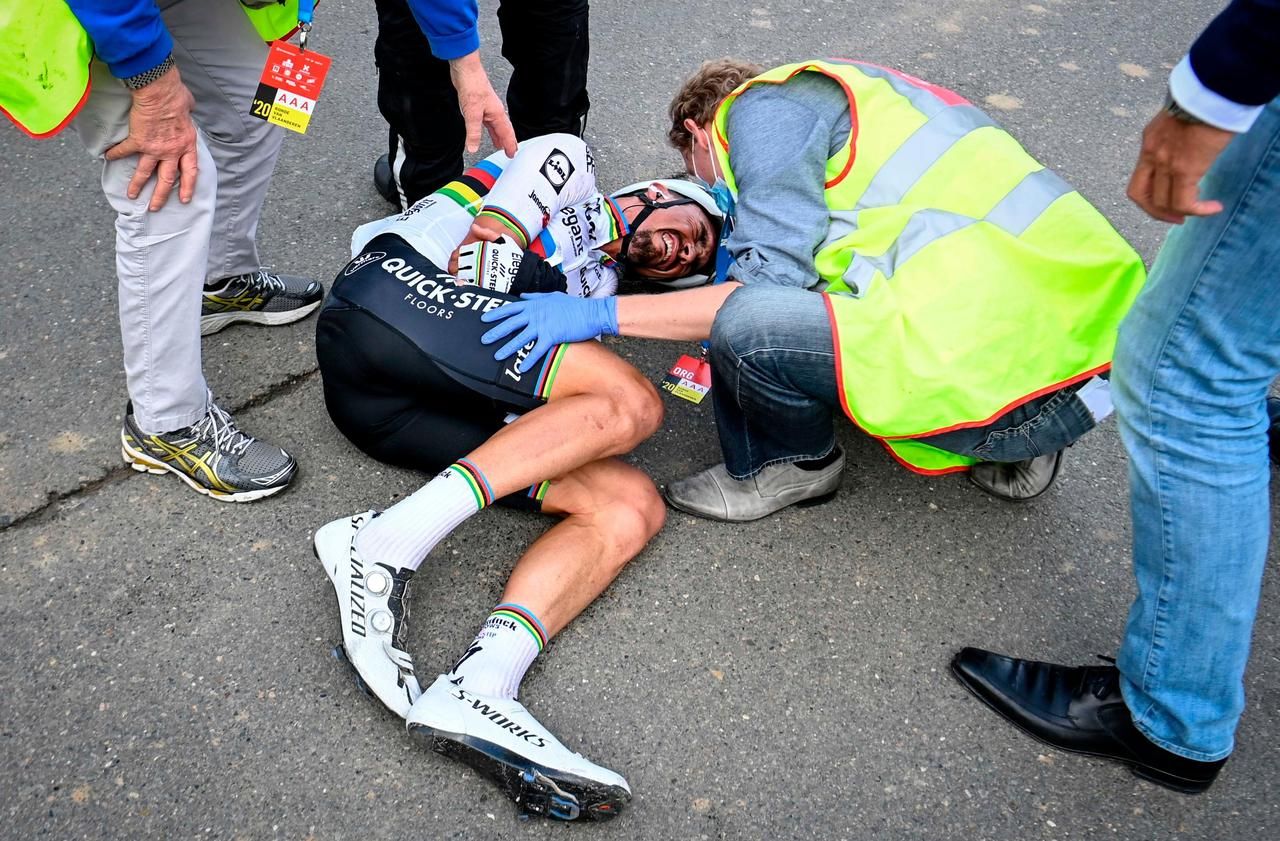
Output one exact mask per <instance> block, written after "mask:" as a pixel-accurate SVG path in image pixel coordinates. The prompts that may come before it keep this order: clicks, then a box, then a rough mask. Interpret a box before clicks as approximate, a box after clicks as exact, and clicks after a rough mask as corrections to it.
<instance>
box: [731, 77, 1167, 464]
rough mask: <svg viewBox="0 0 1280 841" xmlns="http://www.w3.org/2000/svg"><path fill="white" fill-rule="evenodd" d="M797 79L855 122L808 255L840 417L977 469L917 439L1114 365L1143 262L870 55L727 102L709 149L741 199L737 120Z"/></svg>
mask: <svg viewBox="0 0 1280 841" xmlns="http://www.w3.org/2000/svg"><path fill="white" fill-rule="evenodd" d="M803 72H817V73H822V74H824V75H826V76H828V77H830V78H832V79H834V80H835V81H837V82H839V83H840V85H841V86H842V87H843V88H844V91H845V93H846V94H847V96H848V98H849V113H850V117H851V118H852V126H851V131H850V133H849V140H848V142H847V143H845V145H844V146H843V148H841V149H840V150H838V151H837V152H836V153H835V154H834V155H833V156H832V157H831V158H830V159H829V160H828V161H827V167H826V176H825V177H826V183H825V195H826V202H827V206H828V207H829V208H830V210H831V215H830V222H829V229H828V231H827V232H826V236H825V238H824V240H823V241H822V244H821V246H820V247H819V249H818V251H817V253H816V255H815V260H814V262H815V266H816V268H817V272H818V275H819V277H820V278H821V280H823V281H825V282H826V283H827V288H826V292H825V296H826V303H827V310H828V313H829V315H830V318H831V330H832V340H833V343H834V345H835V348H836V378H837V380H838V382H839V383H840V390H841V403H842V405H843V407H844V410H845V413H846V414H847V415H848V416H849V418H850V419H851V420H852V421H853V422H854V423H855V424H856V425H857V426H858V427H860V428H861V429H862V430H864V431H865V432H867V433H868V434H870V435H873V436H875V437H876V438H879V439H880V440H881V441H882V443H884V444H885V446H886V447H887V448H888V449H889V451H890V452H891V453H892V454H893V455H894V457H895V458H897V459H898V460H899V461H900V462H902V463H903V464H904V465H905V466H906V467H908V468H910V469H912V470H915V471H916V472H919V473H949V472H953V471H957V470H965V469H968V467H969V466H970V465H972V464H974V463H975V459H972V458H968V457H966V456H961V455H957V454H955V453H951V452H947V451H945V450H941V449H938V448H936V447H932V446H930V445H928V444H926V443H924V442H922V441H917V440H911V439H915V438H921V437H925V436H928V435H936V434H938V433H941V432H947V431H951V430H955V429H962V428H966V427H975V426H985V425H986V424H988V423H990V422H992V421H993V420H995V419H996V418H998V417H999V416H1000V415H1002V414H1004V413H1005V412H1008V411H1009V410H1011V409H1013V408H1015V407H1017V406H1019V405H1021V404H1022V403H1025V402H1027V401H1028V400H1031V399H1033V398H1035V397H1038V396H1041V395H1044V394H1047V393H1049V392H1052V391H1055V390H1057V389H1059V388H1062V387H1064V386H1066V385H1070V384H1072V383H1075V382H1078V381H1081V380H1083V379H1087V378H1088V377H1090V376H1092V375H1094V374H1096V373H1099V372H1101V371H1105V370H1106V369H1107V368H1108V367H1109V366H1110V362H1111V354H1112V351H1113V349H1114V347H1115V341H1116V328H1117V327H1118V326H1119V324H1120V320H1121V318H1122V317H1123V316H1124V314H1125V313H1126V312H1127V311H1128V309H1129V306H1130V305H1131V304H1132V302H1133V299H1134V297H1135V296H1136V295H1137V293H1138V289H1139V288H1140V287H1141V285H1142V283H1143V280H1144V279H1145V272H1144V270H1143V266H1142V261H1141V260H1140V259H1139V257H1138V255H1137V254H1136V253H1134V251H1133V249H1132V248H1131V247H1130V246H1129V244H1128V243H1126V242H1125V241H1124V239H1123V238H1122V237H1121V236H1120V235H1119V234H1118V233H1116V231H1115V229H1114V228H1112V227H1111V224H1110V223H1109V222H1107V220H1106V219H1105V218H1104V217H1103V216H1102V214H1101V213H1099V212H1098V211H1097V210H1096V209H1095V208H1094V207H1093V206H1092V205H1090V204H1089V203H1088V202H1087V201H1085V199H1084V198H1083V197H1082V196H1081V195H1080V194H1079V193H1077V192H1075V191H1074V190H1073V189H1071V187H1070V186H1068V185H1067V184H1066V182H1064V181H1063V180H1062V179H1061V178H1059V177H1058V176H1057V175H1055V174H1053V173H1052V172H1050V171H1049V170H1047V169H1045V168H1044V167H1043V166H1042V165H1041V164H1039V163H1038V162H1037V161H1036V160H1035V159H1034V158H1032V157H1031V156H1030V155H1029V154H1027V152H1026V151H1025V150H1024V149H1023V148H1022V147H1021V146H1020V145H1019V144H1018V142H1017V141H1016V140H1014V139H1013V137H1012V136H1010V135H1009V134H1008V133H1007V132H1005V131H1003V130H1002V129H1000V128H999V127H997V126H996V125H995V124H994V123H992V122H991V120H990V118H988V117H987V116H986V114H984V113H983V112H982V111H980V110H979V109H978V108H975V107H974V106H973V105H971V104H969V102H967V101H966V100H964V99H963V98H961V97H960V96H958V95H957V94H955V93H952V92H951V91H948V90H945V89H943V88H939V87H936V86H934V85H930V84H928V83H927V82H923V81H921V80H919V79H916V78H914V77H912V76H908V75H906V74H904V73H900V72H898V71H894V70H889V69H887V68H882V67H877V66H875V65H871V64H863V63H860V62H846V61H841V60H828V61H807V62H802V63H799V64H791V65H786V66H784V67H778V68H776V69H774V70H770V71H768V72H766V73H763V74H761V75H760V76H757V77H755V78H754V79H751V80H749V81H748V82H746V83H745V84H744V85H742V86H741V87H739V88H738V89H737V90H736V91H734V92H733V93H731V94H730V95H729V96H728V97H726V98H725V100H724V102H723V103H722V104H721V105H720V107H719V109H718V111H717V112H716V116H715V127H714V128H715V131H714V134H715V142H714V145H715V149H716V156H717V159H718V160H719V162H720V165H721V169H722V170H723V172H724V174H725V181H726V183H727V184H728V186H729V188H730V190H732V191H733V192H734V194H735V195H736V193H737V184H736V183H735V181H734V178H733V173H732V169H731V165H730V162H731V157H732V153H731V150H730V148H729V144H728V140H727V139H726V137H727V135H726V131H725V126H726V121H727V117H728V114H729V110H730V109H731V108H732V107H733V103H734V101H735V100H736V99H737V97H738V96H739V95H740V94H741V93H742V92H743V91H745V90H746V89H748V88H749V87H751V86H752V85H758V84H780V83H782V82H785V81H787V80H788V79H790V78H792V77H793V76H795V75H796V74H799V73H803Z"/></svg>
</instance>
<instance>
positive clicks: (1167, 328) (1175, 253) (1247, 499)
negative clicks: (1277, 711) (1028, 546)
mask: <svg viewBox="0 0 1280 841" xmlns="http://www.w3.org/2000/svg"><path fill="white" fill-rule="evenodd" d="M1201 190H1202V193H1203V195H1205V196H1206V197H1208V198H1214V199H1218V200H1220V201H1222V203H1223V204H1224V205H1225V209H1224V210H1223V211H1222V212H1221V213H1219V214H1217V215H1214V216H1209V217H1204V218H1197V219H1190V220H1188V221H1187V222H1186V223H1185V224H1183V225H1181V226H1179V227H1176V228H1174V229H1173V230H1172V231H1171V232H1170V234H1169V238H1168V240H1167V241H1166V242H1165V245H1164V247H1163V248H1162V249H1161V251H1160V255H1159V257H1158V258H1157V260H1156V264H1155V266H1154V267H1153V268H1152V271H1151V276H1150V279H1149V281H1148V284H1147V286H1146V288H1145V289H1143V291H1142V293H1141V294H1140V295H1139V297H1138V299H1137V301H1136V303H1135V305H1134V307H1133V309H1132V310H1131V311H1130V313H1129V315H1128V316H1127V317H1126V319H1125V321H1124V323H1123V324H1122V325H1121V328H1120V340H1119V345H1118V347H1117V352H1116V361H1115V377H1114V383H1115V402H1116V410H1117V414H1118V417H1119V420H1120V432H1121V436H1122V438H1123V440H1124V443H1125V448H1126V449H1127V450H1128V453H1129V479H1130V493H1131V502H1132V506H1131V507H1132V513H1133V562H1134V573H1135V576H1136V577H1137V591H1138V592H1137V598H1136V600H1135V601H1134V604H1133V606H1132V608H1131V609H1130V613H1129V621H1128V624H1127V627H1126V629H1125V637H1124V643H1123V645H1122V647H1121V650H1120V657H1119V662H1118V665H1119V668H1120V672H1121V676H1122V679H1121V689H1122V691H1123V693H1124V696H1125V700H1126V702H1127V703H1128V706H1129V709H1130V711H1131V712H1132V713H1133V716H1134V721H1135V723H1136V724H1137V726H1138V728H1139V729H1140V730H1141V731H1142V732H1143V733H1144V734H1145V735H1146V736H1147V737H1148V738H1150V739H1151V740H1152V741H1153V742H1155V743H1156V744H1158V745H1160V746H1161V747H1164V748H1166V749H1167V750H1170V751H1172V752H1174V753H1176V754H1179V755H1181V756H1185V757H1187V758H1190V759H1195V760H1200V761H1212V760H1217V759H1221V758H1222V757H1225V756H1226V755H1228V754H1229V753H1230V752H1231V749H1232V747H1233V744H1234V737H1235V729H1236V725H1237V723H1238V721H1239V718H1240V715H1241V712H1242V711H1243V708H1244V685H1243V676H1244V668H1245V663H1246V661H1247V659H1248V655H1249V641H1250V634H1251V631H1252V627H1253V620H1254V615H1255V613H1256V610H1257V604H1258V594H1259V590H1260V585H1261V579H1262V571H1263V567H1264V565H1265V562H1266V554H1267V541H1268V537H1269V534H1268V531H1269V524H1270V519H1269V512H1268V507H1269V506H1268V491H1267V483H1268V481H1269V468H1268V463H1267V427H1268V417H1267V412H1266V408H1265V404H1266V395H1267V388H1268V386H1269V384H1270V383H1271V381H1272V380H1273V379H1274V378H1275V376H1276V374H1277V372H1280V315H1278V313H1280V282H1278V280H1280V278H1277V272H1278V267H1280V228H1277V225H1276V220H1277V219H1280V103H1278V102H1272V103H1271V104H1270V105H1269V106H1268V107H1267V108H1266V109H1265V111H1264V112H1263V115H1262V116H1261V117H1260V118H1259V119H1258V122H1257V123H1256V124H1255V126H1254V127H1253V129H1252V130H1251V131H1250V132H1248V133H1247V134H1245V135H1242V136H1240V137H1238V138H1236V139H1235V140H1234V141H1233V142H1232V143H1231V145H1230V146H1228V147H1227V149H1226V150H1225V151H1224V153H1223V154H1222V155H1221V156H1220V157H1219V159H1218V161H1217V162H1216V163H1215V165H1214V166H1213V168H1212V169H1211V170H1210V171H1209V173H1208V175H1206V177H1205V179H1204V181H1203V183H1202V185H1201Z"/></svg>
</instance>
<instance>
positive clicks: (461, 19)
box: [409, 0, 480, 61]
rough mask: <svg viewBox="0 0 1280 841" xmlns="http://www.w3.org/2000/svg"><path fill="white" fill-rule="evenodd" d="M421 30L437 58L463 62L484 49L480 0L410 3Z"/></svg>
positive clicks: (420, 0)
mask: <svg viewBox="0 0 1280 841" xmlns="http://www.w3.org/2000/svg"><path fill="white" fill-rule="evenodd" d="M409 10H410V11H411V12H413V16H414V18H415V19H416V20H417V21H418V26H420V27H422V32H423V34H425V35H426V36H427V42H428V43H429V44H431V54H432V55H434V56H435V57H436V58H439V59H444V60H445V61H448V60H449V59H454V58H461V57H462V56H464V55H466V54H467V53H473V52H475V51H476V50H478V49H480V31H479V29H478V28H477V27H476V19H477V18H478V17H479V12H478V10H477V8H476V0H409Z"/></svg>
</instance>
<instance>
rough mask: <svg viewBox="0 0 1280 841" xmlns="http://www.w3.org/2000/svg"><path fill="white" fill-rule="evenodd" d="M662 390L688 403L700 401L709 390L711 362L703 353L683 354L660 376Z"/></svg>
mask: <svg viewBox="0 0 1280 841" xmlns="http://www.w3.org/2000/svg"><path fill="white" fill-rule="evenodd" d="M662 390H663V391H666V392H669V393H670V394H674V395H675V396H676V397H679V398H680V399H682V400H688V401H689V402H690V403H695V404H696V403H701V402H702V398H704V397H706V396H707V392H709V391H711V363H710V362H708V361H707V358H706V356H705V354H704V355H703V356H702V357H701V358H695V357H692V356H689V355H688V354H685V355H684V356H681V357H680V358H679V359H677V360H676V364H674V365H672V366H671V370H670V371H668V372H667V375H666V376H665V377H663V378H662Z"/></svg>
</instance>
